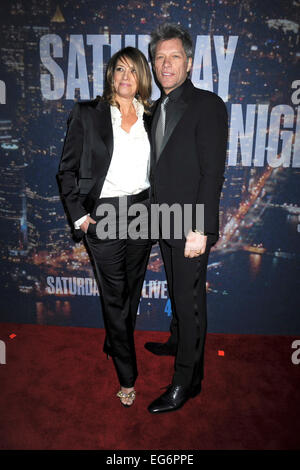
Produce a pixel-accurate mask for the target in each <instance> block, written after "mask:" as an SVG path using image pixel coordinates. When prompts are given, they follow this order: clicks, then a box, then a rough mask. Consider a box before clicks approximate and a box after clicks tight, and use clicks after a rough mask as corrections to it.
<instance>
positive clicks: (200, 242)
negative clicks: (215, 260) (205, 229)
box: [184, 230, 207, 258]
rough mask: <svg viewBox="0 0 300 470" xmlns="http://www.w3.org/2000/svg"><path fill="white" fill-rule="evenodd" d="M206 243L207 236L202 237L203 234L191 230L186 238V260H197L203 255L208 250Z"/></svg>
mask: <svg viewBox="0 0 300 470" xmlns="http://www.w3.org/2000/svg"><path fill="white" fill-rule="evenodd" d="M206 241H207V235H201V233H197V232H192V230H190V231H189V233H188V235H187V237H186V242H185V247H184V256H185V257H186V258H195V257H196V256H199V255H203V253H204V252H205V249H206Z"/></svg>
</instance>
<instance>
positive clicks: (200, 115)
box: [145, 24, 228, 413]
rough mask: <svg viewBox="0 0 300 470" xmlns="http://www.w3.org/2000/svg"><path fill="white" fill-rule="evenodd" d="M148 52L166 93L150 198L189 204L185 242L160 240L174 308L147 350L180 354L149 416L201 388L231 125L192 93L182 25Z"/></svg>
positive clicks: (154, 38) (220, 106) (158, 108)
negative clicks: (200, 214)
mask: <svg viewBox="0 0 300 470" xmlns="http://www.w3.org/2000/svg"><path fill="white" fill-rule="evenodd" d="M150 53H151V56H152V61H153V67H154V72H155V75H156V79H157V80H158V82H159V84H160V85H161V88H162V96H161V98H160V99H159V100H158V101H157V102H156V103H155V107H154V111H153V120H152V128H151V134H152V135H151V139H152V146H153V153H154V156H153V158H154V161H155V165H154V168H153V170H152V175H151V180H152V188H153V189H152V193H153V196H152V197H153V201H154V202H155V203H156V204H159V205H161V204H163V203H166V204H168V205H169V206H171V205H172V204H174V203H176V204H179V205H180V207H182V208H184V205H185V204H190V205H192V221H191V227H190V231H188V233H187V235H186V237H185V236H183V237H181V239H177V238H176V237H175V236H174V234H173V235H172V232H171V235H170V237H169V238H168V239H167V238H164V236H163V235H162V236H161V237H160V240H159V243H160V249H161V253H162V257H163V261H164V265H165V272H166V277H167V281H168V289H169V295H170V299H171V305H172V313H173V318H172V322H171V327H170V331H171V335H170V338H169V340H168V341H167V343H165V344H162V343H146V344H145V347H146V348H147V349H148V350H150V351H151V352H153V353H154V354H159V355H175V367H174V375H173V380H172V383H171V385H169V386H168V387H167V390H166V391H165V392H164V393H163V394H162V395H161V396H160V397H159V398H157V399H156V400H155V401H154V402H153V403H151V404H150V406H149V407H148V410H149V411H150V412H151V413H162V412H170V411H174V410H177V409H179V408H180V407H182V406H183V405H184V404H185V403H186V401H187V400H188V399H189V398H191V397H194V396H196V395H197V394H198V393H200V391H201V381H202V378H203V358H204V344H205V336H206V323H207V318H206V269H207V262H208V256H209V252H210V248H211V246H212V245H213V244H214V243H215V242H216V241H217V239H218V236H219V200H220V193H221V189H222V184H223V181H224V169H225V157H226V148H227V134H228V120H227V110H226V106H225V104H224V103H223V101H222V100H221V98H219V97H218V96H217V95H216V94H214V93H212V92H209V91H205V90H200V89H197V88H195V87H194V86H193V84H192V83H191V81H190V80H189V78H188V74H189V72H190V70H191V67H192V41H191V39H190V36H189V34H188V33H187V32H186V31H185V30H183V29H182V28H181V26H179V25H172V24H164V25H161V26H159V27H158V29H157V30H156V31H155V32H154V33H152V35H151V41H150ZM165 98H166V99H167V103H166V105H165V106H164V108H165V109H163V104H164V101H165ZM164 111H165V112H164ZM198 204H199V205H200V204H203V205H204V227H203V226H201V225H200V226H198V225H197V224H196V222H195V214H196V205H198Z"/></svg>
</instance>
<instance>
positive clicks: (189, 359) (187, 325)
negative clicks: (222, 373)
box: [160, 239, 211, 387]
mask: <svg viewBox="0 0 300 470" xmlns="http://www.w3.org/2000/svg"><path fill="white" fill-rule="evenodd" d="M210 248H211V246H210V245H207V248H206V251H205V253H204V254H203V255H200V256H198V257H196V258H186V257H185V256H184V251H183V249H182V248H177V247H173V246H171V245H170V244H168V243H167V242H166V241H165V240H163V239H161V240H160V249H161V253H162V257H163V261H164V266H165V272H166V277H167V282H168V290H169V296H170V300H171V306H172V321H171V325H170V331H171V336H170V338H169V342H170V343H173V344H176V345H177V354H176V357H175V366H174V376H173V381H172V383H173V384H174V385H185V386H188V387H190V386H192V387H197V386H198V385H200V384H201V380H202V379H203V372H204V367H203V366H204V347H205V338H206V330H207V309H206V273H207V263H208V257H209V253H210Z"/></svg>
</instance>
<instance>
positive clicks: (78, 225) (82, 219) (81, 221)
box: [74, 214, 90, 230]
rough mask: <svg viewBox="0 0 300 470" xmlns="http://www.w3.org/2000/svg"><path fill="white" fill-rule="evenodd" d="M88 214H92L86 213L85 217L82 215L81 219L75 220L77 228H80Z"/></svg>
mask: <svg viewBox="0 0 300 470" xmlns="http://www.w3.org/2000/svg"><path fill="white" fill-rule="evenodd" d="M88 215H90V214H86V215H84V216H83V217H81V218H80V219H78V220H76V221H75V222H74V227H75V229H76V230H79V229H80V225H81V224H83V222H84V221H85V220H86V218H87V216H88Z"/></svg>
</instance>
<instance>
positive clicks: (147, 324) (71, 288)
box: [0, 0, 300, 335]
mask: <svg viewBox="0 0 300 470" xmlns="http://www.w3.org/2000/svg"><path fill="white" fill-rule="evenodd" d="M0 8H1V20H0V21H1V46H0V47H1V70H0V103H1V105H0V113H1V116H0V172H1V176H0V230H1V272H0V276H1V283H0V286H1V287H0V289H1V321H2V322H7V321H8V322H18V323H38V324H48V325H50V324H51V325H71V326H88V327H102V326H103V321H102V314H101V309H100V300H99V292H98V289H97V285H96V282H95V278H94V273H93V270H92V268H91V265H90V261H89V258H88V256H87V254H86V251H85V248H84V245H83V244H82V243H79V244H75V243H74V242H73V241H72V238H71V236H70V229H69V226H68V224H67V221H66V217H65V214H64V211H63V207H62V204H61V201H60V197H59V194H58V188H57V184H56V178H55V175H56V173H57V168H58V164H59V159H60V155H61V151H62V146H63V140H64V135H65V131H66V121H67V117H68V114H69V111H70V110H71V108H72V106H73V103H74V100H77V99H80V100H86V99H92V98H94V97H95V96H96V95H97V94H101V93H102V89H103V79H104V73H105V66H106V64H107V61H108V59H109V58H110V56H111V54H112V53H113V52H115V51H116V50H118V49H119V48H120V47H123V46H124V45H134V46H137V47H139V48H140V49H141V50H142V51H143V52H144V53H145V54H146V55H147V56H148V41H149V34H150V32H151V31H152V29H154V28H155V27H156V26H157V24H159V23H161V22H163V21H172V22H178V23H181V24H182V25H183V26H184V27H185V28H186V29H188V30H189V32H190V34H191V36H192V39H193V41H194V64H193V70H192V74H191V79H192V81H193V83H194V85H195V86H197V87H200V88H205V89H209V90H212V91H214V92H216V93H217V94H219V95H220V96H221V97H222V98H223V100H224V101H225V103H226V105H227V108H228V114H229V124H230V136H229V142H228V155H227V165H226V175H225V176H226V180H225V184H224V189H223V193H222V198H221V214H220V228H221V237H220V240H219V242H218V243H217V245H216V246H215V247H214V249H213V251H212V253H211V256H210V261H209V266H208V279H207V292H208V330H209V332H217V333H222V332H225V333H263V334H293V335H294V334H299V333H300V320H299V314H298V312H299V311H298V308H299V307H298V306H299V301H300V294H299V293H300V275H299V239H300V207H299V193H300V189H299V188H300V184H299V173H300V108H299V103H300V76H299V60H300V53H299V52H298V50H299V10H300V6H299V2H296V1H294V2H293V1H286V0H277V1H275V0H272V1H267V0H265V1H264V2H261V1H255V0H252V1H250V0H249V1H243V2H240V1H238V0H227V1H221V0H220V1H208V0H207V1H204V0H200V1H192V0H177V1H163V2H160V1H155V0H152V1H135V0H132V1H127V2H125V3H124V2H123V3H122V2H121V1H118V0H116V1H111V0H110V1H108V0H102V1H99V0H97V1H96V0H90V1H84V0H72V1H71V0H61V1H53V0H43V1H37V0H26V1H25V0H18V1H13V0H12V1H10V2H8V1H7V2H2V3H1V7H0ZM158 96H159V92H158V89H157V88H156V86H154V88H153V98H154V99H155V98H157V97H158ZM179 184H180V182H179ZM170 316H171V308H170V301H169V298H168V291H167V284H166V280H165V273H164V269H163V264H162V261H161V257H160V252H159V248H158V246H157V245H155V246H154V247H153V249H152V253H151V257H150V260H149V265H148V270H147V274H146V278H145V282H144V288H143V292H142V296H141V303H140V308H139V315H138V321H137V328H138V329H145V330H167V329H168V327H169V322H170Z"/></svg>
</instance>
